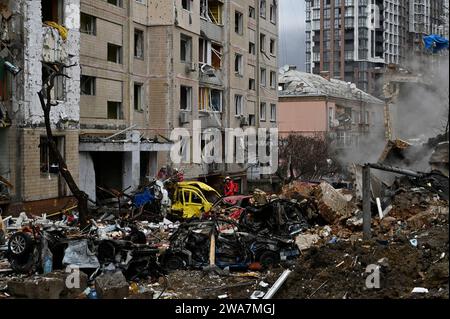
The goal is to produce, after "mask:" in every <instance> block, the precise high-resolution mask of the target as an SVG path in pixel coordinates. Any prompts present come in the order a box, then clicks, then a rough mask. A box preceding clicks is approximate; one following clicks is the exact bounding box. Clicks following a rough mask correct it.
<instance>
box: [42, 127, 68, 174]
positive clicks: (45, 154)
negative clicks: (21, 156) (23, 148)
mask: <svg viewBox="0 0 450 319" xmlns="http://www.w3.org/2000/svg"><path fill="white" fill-rule="evenodd" d="M53 138H54V141H55V144H56V148H57V149H58V150H59V152H60V154H61V156H62V157H63V158H64V154H65V150H64V136H54V137H53ZM39 149H40V153H39V154H40V155H39V166H40V170H41V173H52V174H58V172H59V162H58V158H57V157H56V156H55V155H54V154H53V153H52V152H51V151H50V148H49V145H48V139H47V136H41V137H40V138H39Z"/></svg>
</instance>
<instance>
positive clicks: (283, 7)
mask: <svg viewBox="0 0 450 319" xmlns="http://www.w3.org/2000/svg"><path fill="white" fill-rule="evenodd" d="M279 7H280V26H279V28H280V29H279V32H280V39H279V51H280V52H279V56H278V63H279V65H280V66H283V65H285V64H294V65H297V68H298V70H301V71H304V70H305V1H304V0H279Z"/></svg>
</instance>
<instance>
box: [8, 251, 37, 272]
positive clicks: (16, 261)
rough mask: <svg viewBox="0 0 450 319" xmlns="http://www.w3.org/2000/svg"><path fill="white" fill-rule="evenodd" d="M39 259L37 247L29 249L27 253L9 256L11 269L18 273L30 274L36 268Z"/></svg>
mask: <svg viewBox="0 0 450 319" xmlns="http://www.w3.org/2000/svg"><path fill="white" fill-rule="evenodd" d="M38 261H39V252H38V251H37V249H35V250H34V251H30V252H29V253H28V255H23V256H20V257H19V256H13V257H12V258H10V265H11V268H12V270H14V271H15V272H17V273H20V274H30V273H33V272H35V271H36V270H37V268H38Z"/></svg>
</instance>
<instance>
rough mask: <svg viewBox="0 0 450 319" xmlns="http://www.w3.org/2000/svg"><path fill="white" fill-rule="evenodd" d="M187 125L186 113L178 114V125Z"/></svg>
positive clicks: (187, 115)
mask: <svg viewBox="0 0 450 319" xmlns="http://www.w3.org/2000/svg"><path fill="white" fill-rule="evenodd" d="M186 123H189V114H188V113H187V112H180V125H183V124H186Z"/></svg>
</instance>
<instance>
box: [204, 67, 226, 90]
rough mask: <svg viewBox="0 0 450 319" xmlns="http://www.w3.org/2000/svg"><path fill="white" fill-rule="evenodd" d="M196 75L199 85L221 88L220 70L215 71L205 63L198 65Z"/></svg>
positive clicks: (221, 76) (221, 77)
mask: <svg viewBox="0 0 450 319" xmlns="http://www.w3.org/2000/svg"><path fill="white" fill-rule="evenodd" d="M198 74H199V76H198V80H199V81H200V84H206V85H214V86H223V73H222V70H220V69H215V68H214V67H212V66H210V65H208V64H205V63H199V72H198Z"/></svg>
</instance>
